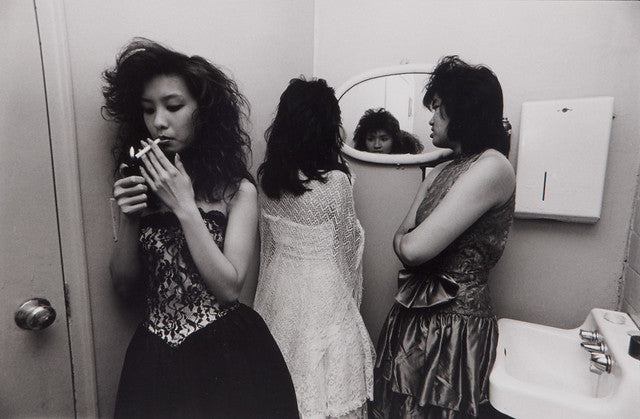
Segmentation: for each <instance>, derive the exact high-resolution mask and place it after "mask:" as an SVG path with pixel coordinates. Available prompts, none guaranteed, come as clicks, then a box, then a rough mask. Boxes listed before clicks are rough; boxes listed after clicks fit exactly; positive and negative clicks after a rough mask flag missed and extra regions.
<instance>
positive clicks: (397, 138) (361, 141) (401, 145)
mask: <svg viewBox="0 0 640 419" xmlns="http://www.w3.org/2000/svg"><path fill="white" fill-rule="evenodd" d="M381 130H382V131H385V132H386V133H387V134H388V135H389V136H390V137H391V141H392V143H391V154H405V153H410V154H417V153H421V152H422V150H423V149H424V146H423V145H422V144H421V143H420V140H419V139H418V138H417V137H416V136H415V135H413V134H411V133H409V132H406V131H403V130H401V129H400V123H399V122H398V120H397V119H396V117H395V116H393V114H391V112H389V111H388V110H386V109H385V108H377V109H376V108H371V109H367V110H366V111H365V112H364V115H362V117H361V118H360V120H359V121H358V125H357V126H356V129H355V131H354V133H353V142H354V146H353V148H355V149H356V150H361V151H367V136H368V135H369V134H370V133H373V132H376V131H381Z"/></svg>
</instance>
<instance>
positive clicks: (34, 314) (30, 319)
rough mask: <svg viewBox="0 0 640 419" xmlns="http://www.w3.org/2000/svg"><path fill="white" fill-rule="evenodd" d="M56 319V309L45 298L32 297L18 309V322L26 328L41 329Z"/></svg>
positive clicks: (22, 327) (16, 317) (16, 318)
mask: <svg viewBox="0 0 640 419" xmlns="http://www.w3.org/2000/svg"><path fill="white" fill-rule="evenodd" d="M55 319H56V311H55V310H54V309H53V307H51V303H49V301H48V300H46V299H44V298H32V299H30V300H27V301H25V302H24V303H22V305H21V306H20V308H19V309H18V310H17V311H16V316H15V320H16V324H17V325H18V327H20V328H21V329H25V330H40V329H44V328H45V327H48V326H50V325H51V323H53V321H54V320H55Z"/></svg>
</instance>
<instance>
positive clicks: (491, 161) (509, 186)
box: [464, 149, 516, 203]
mask: <svg viewBox="0 0 640 419" xmlns="http://www.w3.org/2000/svg"><path fill="white" fill-rule="evenodd" d="M464 178H465V180H466V181H473V182H474V183H475V184H476V186H477V187H478V188H479V189H480V191H481V193H488V194H490V195H493V196H494V197H495V198H496V200H497V201H498V202H499V203H502V202H504V201H506V200H508V199H509V198H510V197H511V194H512V193H513V190H514V189H515V185H516V177H515V172H514V170H513V166H512V165H511V162H509V159H507V158H506V157H505V156H504V155H503V154H502V153H500V152H498V151H496V150H493V149H490V150H486V151H485V152H483V153H482V154H481V155H480V157H478V160H476V161H475V163H474V164H472V165H471V167H470V168H469V170H468V171H467V172H466V173H465V175H464Z"/></svg>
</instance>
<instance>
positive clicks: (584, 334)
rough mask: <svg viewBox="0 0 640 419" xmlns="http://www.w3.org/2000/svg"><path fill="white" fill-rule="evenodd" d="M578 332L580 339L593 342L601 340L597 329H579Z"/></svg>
mask: <svg viewBox="0 0 640 419" xmlns="http://www.w3.org/2000/svg"><path fill="white" fill-rule="evenodd" d="M579 334H580V338H581V339H582V340H586V341H591V342H594V341H595V342H598V341H601V340H602V335H601V334H600V333H598V331H597V330H584V329H580V332H579Z"/></svg>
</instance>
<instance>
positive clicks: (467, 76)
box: [370, 56, 515, 418]
mask: <svg viewBox="0 0 640 419" xmlns="http://www.w3.org/2000/svg"><path fill="white" fill-rule="evenodd" d="M423 104H424V105H425V106H426V107H427V108H429V109H430V110H431V111H432V112H433V117H432V119H431V120H430V121H429V125H430V126H431V132H432V133H431V138H432V141H433V144H434V145H435V146H436V147H442V148H450V149H452V150H453V151H454V154H453V159H452V160H450V161H447V162H444V163H441V164H439V165H438V166H436V167H435V168H434V169H433V170H431V171H430V172H429V174H428V176H427V177H426V179H425V180H424V182H423V183H422V185H421V186H420V188H419V189H418V193H417V195H416V198H415V200H414V202H413V204H412V205H411V207H410V209H409V212H408V213H407V215H406V217H405V219H404V221H403V222H402V224H401V225H400V227H399V228H398V230H397V232H396V234H395V236H394V240H393V246H394V250H395V252H396V254H397V256H398V258H399V259H400V260H401V261H402V263H403V265H404V267H405V269H403V270H401V271H400V273H399V278H398V282H399V285H400V288H399V290H398V293H397V295H396V297H395V300H396V301H395V303H394V305H393V307H392V308H391V311H390V312H389V314H388V316H387V318H386V321H385V323H384V325H383V328H382V331H381V333H380V337H379V341H378V346H377V352H378V358H377V361H376V368H375V372H374V376H375V384H374V401H373V403H372V404H371V409H370V414H371V416H372V417H376V418H466V417H477V416H480V415H481V413H482V412H484V409H485V408H488V405H487V404H488V388H489V373H490V371H491V367H492V365H493V362H494V359H495V351H496V344H497V339H498V327H497V320H496V317H495V315H494V314H493V311H492V307H491V300H490V294H489V288H488V279H489V275H488V274H489V270H490V269H491V268H492V267H493V266H494V265H495V264H496V262H497V261H498V260H499V259H500V256H501V255H502V251H503V249H504V246H505V242H506V239H507V234H508V231H509V227H510V225H511V222H512V218H513V210H514V191H515V175H514V171H513V168H512V166H511V164H510V163H509V160H508V159H507V156H508V153H509V145H510V144H509V136H508V135H507V133H506V132H505V130H504V128H503V125H502V110H503V99H502V89H501V87H500V83H499V81H498V79H497V78H496V76H495V75H494V74H493V72H492V71H491V70H490V69H488V68H487V67H484V66H472V65H469V64H467V63H465V62H463V61H462V60H460V59H459V58H458V57H457V56H449V57H444V58H443V59H442V60H441V61H440V62H439V63H438V65H437V66H436V68H435V70H434V71H433V72H432V73H431V76H430V79H429V81H428V83H427V86H426V93H425V96H424V99H423Z"/></svg>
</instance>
